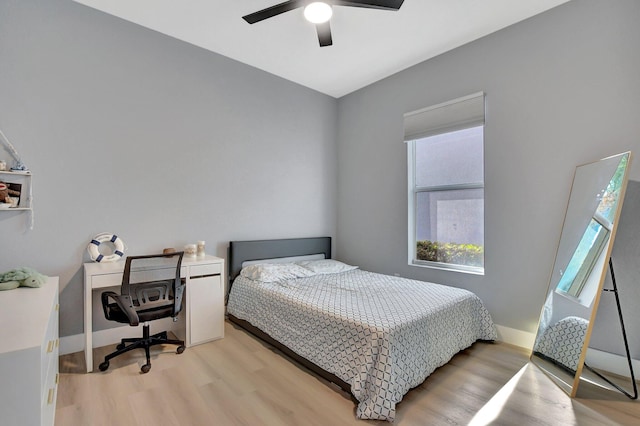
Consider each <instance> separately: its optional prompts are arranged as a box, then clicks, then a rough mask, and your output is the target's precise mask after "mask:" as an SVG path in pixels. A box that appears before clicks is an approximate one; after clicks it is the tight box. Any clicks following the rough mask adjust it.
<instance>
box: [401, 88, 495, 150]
mask: <svg viewBox="0 0 640 426" xmlns="http://www.w3.org/2000/svg"><path fill="white" fill-rule="evenodd" d="M482 124H484V92H478V93H475V94H473V95H469V96H464V97H462V98H458V99H454V100H452V101H448V102H443V103H441V104H438V105H433V106H430V107H427V108H423V109H420V110H418V111H413V112H408V113H406V114H405V115H404V140H405V142H406V141H410V140H415V139H420V138H424V137H427V136H433V135H437V134H440V133H448V132H453V131H455V130H461V129H467V128H469V127H474V126H479V125H482Z"/></svg>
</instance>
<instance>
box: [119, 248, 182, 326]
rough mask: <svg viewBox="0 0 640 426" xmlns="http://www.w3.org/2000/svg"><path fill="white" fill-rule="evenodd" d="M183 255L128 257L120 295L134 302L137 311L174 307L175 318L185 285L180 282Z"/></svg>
mask: <svg viewBox="0 0 640 426" xmlns="http://www.w3.org/2000/svg"><path fill="white" fill-rule="evenodd" d="M183 255H184V252H182V251H179V252H175V253H167V254H151V255H144V256H127V259H126V262H125V266H124V274H123V275H122V286H121V289H120V294H123V295H129V296H131V298H132V299H133V303H134V306H135V310H136V311H147V310H152V309H157V308H161V307H166V306H167V305H169V304H173V311H172V315H171V316H173V317H175V316H176V315H178V313H180V311H181V310H182V296H183V294H184V288H185V281H184V280H183V279H182V278H180V268H181V266H182V257H183Z"/></svg>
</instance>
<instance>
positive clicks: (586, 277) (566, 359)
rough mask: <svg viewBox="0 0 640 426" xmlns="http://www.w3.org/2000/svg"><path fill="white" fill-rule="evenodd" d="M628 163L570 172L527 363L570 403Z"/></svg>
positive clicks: (619, 158)
mask: <svg viewBox="0 0 640 426" xmlns="http://www.w3.org/2000/svg"><path fill="white" fill-rule="evenodd" d="M630 162H631V152H626V153H622V154H619V155H615V156H612V157H608V158H604V159H602V160H599V161H596V162H593V163H589V164H584V165H582V166H578V167H577V168H576V171H575V175H574V179H573V185H572V187H571V195H570V197H569V203H568V205H567V211H566V214H565V218H564V224H563V227H562V233H561V236H560V243H559V245H558V251H557V253H556V259H555V262H554V266H553V270H552V273H551V279H550V282H549V289H548V292H547V297H546V300H545V303H544V306H543V307H542V312H541V314H540V321H539V324H538V331H537V334H536V339H535V342H534V347H533V351H532V354H531V361H532V362H533V363H534V364H536V365H537V366H538V367H540V369H541V370H543V371H544V372H545V373H546V374H547V375H548V376H549V377H550V378H551V379H552V380H553V381H554V382H556V384H557V385H558V386H560V387H561V388H562V389H563V390H565V391H566V392H567V393H568V394H569V395H570V396H571V397H575V395H576V392H577V390H578V384H579V383H580V380H581V376H582V375H583V367H584V366H585V357H586V354H587V348H588V346H589V338H590V336H591V331H592V329H593V327H592V325H593V322H594V320H595V318H596V310H597V307H598V302H599V300H600V295H601V293H602V291H603V283H604V280H605V276H606V274H607V271H608V266H609V261H610V256H611V250H612V248H613V242H614V238H615V234H616V229H617V225H618V219H619V217H620V211H621V209H622V201H623V199H624V194H625V190H626V186H627V175H628V168H629V165H630ZM585 372H586V371H585ZM632 375H633V374H632Z"/></svg>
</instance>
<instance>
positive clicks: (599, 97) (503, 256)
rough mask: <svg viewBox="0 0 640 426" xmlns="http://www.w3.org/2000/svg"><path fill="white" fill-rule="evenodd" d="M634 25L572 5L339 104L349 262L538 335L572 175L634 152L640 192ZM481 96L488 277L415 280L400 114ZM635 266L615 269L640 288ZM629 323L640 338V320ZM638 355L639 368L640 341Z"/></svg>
mask: <svg viewBox="0 0 640 426" xmlns="http://www.w3.org/2000/svg"><path fill="white" fill-rule="evenodd" d="M638 18H640V2H638V1H636V0H614V1H601V0H574V1H572V2H569V3H567V4H565V5H562V6H560V7H558V8H555V9H553V10H551V11H548V12H547V13H544V14H542V15H539V16H536V17H533V18H531V19H529V20H527V21H524V22H522V23H519V24H516V25H514V26H511V27H509V28H506V29H504V30H502V31H499V32H497V33H494V34H492V35H489V36H487V37H485V38H483V39H481V40H478V41H476V42H473V43H470V44H468V45H465V46H463V47H461V48H458V49H456V50H454V51H451V52H448V53H446V54H443V55H441V56H439V57H437V58H434V59H432V60H429V61H426V62H424V63H421V64H419V65H416V66H414V67H412V68H410V69H408V70H406V71H403V72H400V73H398V74H396V75H394V76H391V77H389V78H387V79H385V80H382V81H380V82H377V83H375V84H373V85H371V86H369V87H366V88H364V89H362V90H360V91H357V92H355V93H352V94H350V95H348V96H345V97H343V98H341V99H340V100H339V103H338V110H339V117H340V121H339V126H338V182H339V188H338V232H337V251H338V253H339V254H340V256H341V258H343V260H345V261H348V262H351V263H353V264H357V265H361V266H362V267H363V268H365V269H369V270H373V271H379V272H383V273H389V274H393V273H399V274H401V275H402V276H405V277H412V278H417V279H421V280H426V281H434V282H439V283H445V284H450V285H454V286H459V287H463V288H467V289H470V290H472V291H474V292H475V293H477V294H478V295H479V296H480V297H481V298H482V299H483V300H484V301H485V303H486V304H487V306H488V308H489V310H490V312H491V314H492V315H493V318H494V320H495V321H496V322H497V323H498V324H501V325H504V326H507V327H511V328H515V329H519V330H525V331H530V332H534V331H535V329H536V327H537V322H538V316H539V313H540V308H541V306H542V304H543V302H544V298H545V295H546V290H547V286H548V280H549V276H550V273H551V268H552V265H553V259H554V257H555V251H556V248H557V244H558V240H559V238H560V231H561V227H562V222H563V218H564V212H565V209H566V205H567V201H568V198H569V191H570V186H571V181H572V178H573V173H574V170H575V167H576V166H577V165H579V164H584V163H587V162H590V161H593V160H596V159H599V158H603V157H606V156H609V155H612V154H617V153H620V152H623V151H627V150H632V151H634V152H635V153H636V158H635V163H634V164H633V165H632V168H631V178H632V179H634V180H639V178H640V120H639V119H638V117H640V101H639V100H640V78H639V77H638V75H639V71H640V48H639V44H638V42H639V41H640V26H639V25H638ZM478 91H484V92H486V99H487V122H486V132H485V201H486V211H485V248H486V258H485V275H484V276H475V275H468V274H462V273H456V272H446V271H439V270H434V269H427V268H420V267H415V266H408V265H407V191H406V185H407V183H406V182H407V166H406V162H407V158H406V148H405V145H404V144H403V143H402V138H403V118H402V116H403V113H405V112H409V111H414V110H417V109H420V108H422V107H426V106H429V105H434V104H437V103H440V102H443V101H447V100H450V99H454V98H457V97H460V96H464V95H468V94H471V93H475V92H478ZM636 204H637V203H636ZM625 213H626V211H625ZM636 216H637V212H636ZM621 226H622V225H621ZM634 243H635V247H636V248H635V249H634V253H635V254H637V251H638V249H637V239H636V240H635V241H634ZM617 252H618V249H617V247H616V249H614V255H615V254H616V253H617ZM634 259H636V260H634V261H632V262H630V264H628V265H626V266H623V265H622V262H621V265H620V269H622V268H624V267H628V268H634V271H635V273H630V275H631V276H635V277H637V276H640V273H639V272H640V271H638V270H637V269H638V264H639V262H638V261H637V256H636V257H635V258H634ZM620 274H621V275H622V274H623V273H622V272H620ZM623 286H627V287H633V288H635V287H636V286H637V280H633V279H625V280H624V282H620V287H623ZM621 291H623V290H621ZM624 291H625V292H626V293H627V295H631V294H632V293H634V294H635V297H636V302H635V304H631V306H630V307H629V309H627V312H629V311H631V310H632V309H634V307H635V306H637V305H638V302H639V301H640V295H639V294H638V292H637V291H636V290H634V291H633V292H632V291H629V290H628V289H625V290H624ZM629 317H630V318H629V324H627V327H628V329H629V331H631V330H636V332H635V335H636V336H637V335H638V333H637V330H640V318H638V317H637V316H636V317H635V318H634V317H633V316H632V315H631V314H630V315H629ZM616 326H617V325H616ZM633 345H634V354H635V357H636V358H639V357H640V341H639V340H638V338H635V341H634V342H633Z"/></svg>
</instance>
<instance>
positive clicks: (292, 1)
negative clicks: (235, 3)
mask: <svg viewBox="0 0 640 426" xmlns="http://www.w3.org/2000/svg"><path fill="white" fill-rule="evenodd" d="M305 3H306V1H305V0H289V1H285V2H284V3H280V4H276V5H275V6H271V7H268V8H266V9H262V10H259V11H257V12H254V13H251V14H249V15H246V16H243V17H242V19H244V20H245V21H247V22H248V23H250V24H255V23H256V22H260V21H264V20H265V19H268V18H273V17H274V16H277V15H280V14H281V13H285V12H288V11H290V10H293V9H297V8H299V7H302V6H304V5H305Z"/></svg>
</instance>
